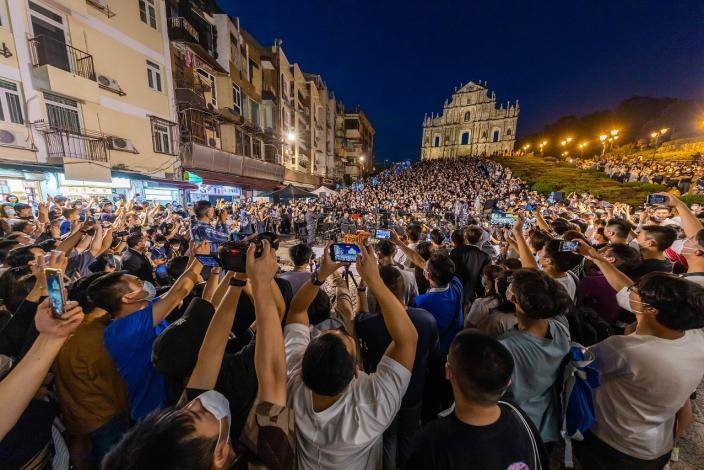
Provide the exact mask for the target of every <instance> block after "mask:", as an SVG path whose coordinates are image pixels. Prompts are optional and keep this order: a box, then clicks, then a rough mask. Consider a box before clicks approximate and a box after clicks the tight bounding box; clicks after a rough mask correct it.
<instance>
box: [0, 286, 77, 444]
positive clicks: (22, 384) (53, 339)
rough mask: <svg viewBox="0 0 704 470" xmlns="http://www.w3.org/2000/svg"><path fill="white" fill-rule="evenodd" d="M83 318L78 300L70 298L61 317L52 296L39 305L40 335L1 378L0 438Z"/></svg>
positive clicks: (29, 399)
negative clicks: (54, 311)
mask: <svg viewBox="0 0 704 470" xmlns="http://www.w3.org/2000/svg"><path fill="white" fill-rule="evenodd" d="M82 321H83V310H81V307H79V306H78V302H73V301H70V302H66V312H65V313H64V315H63V316H62V318H61V319H58V318H55V317H54V316H53V314H52V313H51V307H50V306H49V299H46V300H44V302H42V303H41V304H40V305H39V306H38V307H37V314H36V317H35V323H36V326H37V331H38V332H39V336H38V337H37V339H36V340H35V341H34V344H32V347H31V348H30V349H29V351H28V352H27V354H26V355H25V356H24V357H23V358H22V360H21V361H20V362H19V363H18V364H17V366H15V368H14V369H12V371H11V372H10V373H9V374H7V376H6V377H5V378H4V379H3V380H2V382H0V403H2V404H3V407H2V408H3V409H2V413H0V440H2V439H4V438H5V436H6V435H7V433H8V432H10V430H11V429H12V428H13V426H14V425H15V424H16V423H17V420H19V419H20V416H22V413H24V410H25V409H26V408H27V406H28V405H29V402H30V401H31V400H32V398H34V395H35V394H36V393H37V390H39V387H40V386H41V384H42V382H43V381H44V379H45V378H46V374H47V373H48V372H49V368H50V367H51V365H52V364H53V363H54V359H55V358H56V355H57V354H58V353H59V350H61V347H62V346H63V344H64V342H65V341H66V338H67V337H68V335H69V334H71V333H72V332H73V331H74V330H75V329H76V328H77V327H78V325H80V324H81V322H82Z"/></svg>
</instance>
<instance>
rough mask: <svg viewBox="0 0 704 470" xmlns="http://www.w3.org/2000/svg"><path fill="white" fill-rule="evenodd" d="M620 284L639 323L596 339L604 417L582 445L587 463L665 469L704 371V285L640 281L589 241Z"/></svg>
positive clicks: (656, 275)
mask: <svg viewBox="0 0 704 470" xmlns="http://www.w3.org/2000/svg"><path fill="white" fill-rule="evenodd" d="M581 250H582V252H583V254H585V255H586V256H588V257H589V258H590V259H591V260H592V261H594V263H595V264H596V265H597V266H598V267H599V269H601V271H602V272H603V273H604V276H605V277H606V279H607V280H608V282H609V284H610V285H611V287H613V288H614V290H616V292H617V294H616V298H617V300H618V303H619V306H621V307H622V308H625V309H626V310H629V311H631V312H632V313H634V314H635V316H636V319H637V326H636V330H635V332H634V333H633V334H630V335H626V336H611V337H609V338H607V339H606V340H604V341H602V342H601V343H598V344H596V345H594V346H592V347H591V349H592V351H594V353H595V355H596V361H595V363H594V365H595V366H596V367H597V368H598V369H599V371H600V372H601V374H602V384H601V386H600V387H599V388H597V389H596V391H595V395H594V399H595V403H594V404H595V411H596V422H595V424H594V426H593V427H592V428H591V430H590V432H589V433H587V435H586V436H585V440H584V442H582V443H580V444H579V445H578V447H577V456H578V458H579V460H580V462H581V463H582V468H586V469H590V468H634V469H635V468H638V469H651V468H652V469H661V468H663V466H664V465H665V464H666V463H667V461H668V460H669V457H670V452H671V450H672V447H673V443H674V438H675V437H677V436H679V435H681V434H682V433H683V429H681V427H679V426H678V427H677V429H676V417H677V416H678V415H679V414H680V413H682V414H684V413H687V412H688V410H690V408H689V407H690V403H689V398H690V396H691V395H692V393H694V391H695V390H696V388H697V386H698V385H699V384H700V383H701V381H702V378H703V377H704V368H703V367H702V364H704V332H702V330H701V328H702V327H704V288H702V287H701V286H699V285H697V284H695V283H693V282H690V281H687V280H686V279H682V278H678V277H676V276H674V275H671V274H666V273H660V272H653V273H650V274H647V275H646V276H644V277H643V278H641V279H640V280H639V281H638V283H637V284H633V282H632V281H631V279H630V278H628V276H626V275H625V274H623V273H622V272H621V271H619V270H618V269H617V268H616V267H615V266H613V265H612V264H610V263H609V262H608V260H606V259H605V258H604V257H603V256H601V255H599V254H598V253H597V252H596V250H594V249H593V248H589V247H587V246H586V245H583V246H582V247H581Z"/></svg>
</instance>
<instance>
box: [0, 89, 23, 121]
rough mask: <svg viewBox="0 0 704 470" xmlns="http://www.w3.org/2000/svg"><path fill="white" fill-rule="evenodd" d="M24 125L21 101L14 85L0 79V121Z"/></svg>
mask: <svg viewBox="0 0 704 470" xmlns="http://www.w3.org/2000/svg"><path fill="white" fill-rule="evenodd" d="M8 119H9V120H10V122H14V123H15V124H24V116H23V113H22V99H21V98H20V92H19V89H18V88H17V84H16V83H12V82H8V81H7V80H2V79H0V121H6V120H8Z"/></svg>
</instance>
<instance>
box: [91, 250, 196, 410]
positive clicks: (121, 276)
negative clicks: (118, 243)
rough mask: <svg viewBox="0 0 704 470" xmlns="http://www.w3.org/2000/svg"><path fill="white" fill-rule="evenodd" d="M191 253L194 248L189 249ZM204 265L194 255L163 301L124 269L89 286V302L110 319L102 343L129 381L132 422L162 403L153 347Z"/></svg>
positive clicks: (163, 389)
mask: <svg viewBox="0 0 704 470" xmlns="http://www.w3.org/2000/svg"><path fill="white" fill-rule="evenodd" d="M191 251H192V253H193V254H194V255H195V252H196V247H195V246H193V247H192V250H191ZM202 269H203V265H202V264H201V263H200V262H199V261H198V260H197V259H195V258H194V257H192V258H191V259H189V263H188V267H187V268H186V270H185V271H184V273H183V274H181V276H180V277H179V278H178V279H177V280H176V282H174V284H173V285H172V286H171V288H170V289H169V290H168V291H167V292H166V293H165V294H164V295H162V296H161V297H155V295H156V288H155V287H154V285H153V284H151V283H150V282H148V281H144V280H142V279H140V278H138V277H136V276H134V275H131V274H128V273H126V272H124V271H118V272H114V273H110V274H106V275H104V276H102V277H100V278H99V279H97V280H96V281H94V282H93V283H91V285H90V286H89V287H88V298H89V300H90V301H91V302H92V303H93V305H95V306H96V307H99V308H102V309H103V310H105V311H107V312H108V314H109V315H110V316H111V317H112V318H113V320H112V322H110V324H109V325H108V326H107V328H106V329H105V334H104V342H105V347H106V348H107V350H108V352H109V353H110V356H111V357H112V358H113V360H114V361H115V364H116V365H117V369H118V371H119V372H120V375H121V376H122V377H123V378H124V379H125V382H127V388H128V395H129V399H130V405H131V417H132V419H133V420H141V419H144V418H145V417H146V416H147V415H148V414H149V413H151V412H152V411H154V410H157V409H161V408H163V407H164V406H165V405H166V383H165V380H164V377H163V376H162V375H161V374H159V373H158V372H157V371H156V370H155V369H154V366H153V365H152V362H151V354H152V346H153V344H154V340H155V339H156V337H157V336H158V335H159V334H161V333H162V332H163V331H164V330H165V329H166V327H167V326H168V324H167V323H166V321H165V319H166V317H167V316H168V315H169V314H170V313H171V312H172V311H173V310H174V309H175V308H177V307H178V306H179V305H180V304H181V301H182V300H183V299H184V298H185V297H186V296H187V295H188V294H189V293H190V292H191V290H192V289H193V287H194V286H195V285H196V284H197V283H198V282H200V280H201V277H200V272H201V270H202Z"/></svg>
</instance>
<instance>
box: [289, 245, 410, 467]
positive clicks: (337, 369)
mask: <svg viewBox="0 0 704 470" xmlns="http://www.w3.org/2000/svg"><path fill="white" fill-rule="evenodd" d="M360 249H361V251H362V254H361V255H360V257H359V258H358V260H357V272H358V273H359V274H360V276H361V277H362V279H363V280H364V281H365V282H366V284H367V286H368V287H369V289H370V290H371V291H372V292H373V293H374V296H375V297H376V299H377V301H378V303H379V306H380V310H381V314H382V316H383V318H384V323H385V324H386V328H387V330H388V332H389V335H390V336H391V338H392V341H391V344H390V345H389V347H388V349H387V350H386V352H385V354H384V357H383V358H382V359H381V362H380V363H379V365H378V366H377V369H376V372H375V373H373V374H365V373H363V372H360V371H359V370H358V369H357V367H356V362H357V361H356V347H355V342H354V339H353V338H352V337H351V336H350V335H349V334H347V333H345V332H342V331H338V330H329V331H325V332H323V333H322V334H321V335H320V336H318V337H316V338H315V339H313V340H311V337H310V331H309V326H308V314H307V309H308V306H309V305H310V303H311V302H312V301H313V299H314V298H315V296H316V295H317V292H318V290H319V287H318V286H319V285H320V284H322V282H324V281H325V278H327V277H328V276H330V275H331V274H332V273H333V272H334V271H336V270H337V269H339V268H340V267H342V264H340V263H334V262H333V261H332V260H331V259H330V254H329V247H327V248H326V249H325V252H324V253H323V257H322V259H321V264H320V269H319V270H318V272H317V273H314V274H313V275H312V276H311V280H310V281H308V282H307V283H306V284H304V285H303V287H301V290H300V291H299V292H298V294H297V295H296V297H294V299H293V301H292V304H291V308H290V312H289V314H288V318H287V324H286V327H285V328H284V336H285V350H286V369H287V381H288V385H287V389H288V397H289V398H288V402H289V406H290V407H291V409H293V410H294V411H295V422H296V454H297V460H298V467H300V468H307V469H326V470H327V469H345V470H358V469H359V470H363V469H370V470H371V469H378V468H381V465H382V434H383V432H384V431H385V430H386V428H387V427H388V426H389V424H391V422H392V421H393V419H394V417H395V416H396V413H397V412H398V410H399V408H400V406H401V399H402V398H403V395H404V394H405V392H406V388H407V387H408V383H409V382H410V379H411V370H412V368H413V362H414V360H415V352H416V345H417V342H418V333H417V331H416V329H415V327H414V326H413V323H412V322H411V320H410V318H409V317H408V315H407V314H406V310H405V307H404V306H403V305H402V304H401V302H400V301H399V300H398V299H397V298H396V296H395V295H394V294H393V293H392V292H391V291H390V290H389V289H388V288H387V287H386V286H385V285H384V283H383V281H382V279H381V276H380V275H379V265H378V263H377V260H376V258H375V257H374V254H373V253H372V251H371V250H369V249H367V248H366V247H364V246H362V247H360Z"/></svg>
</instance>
